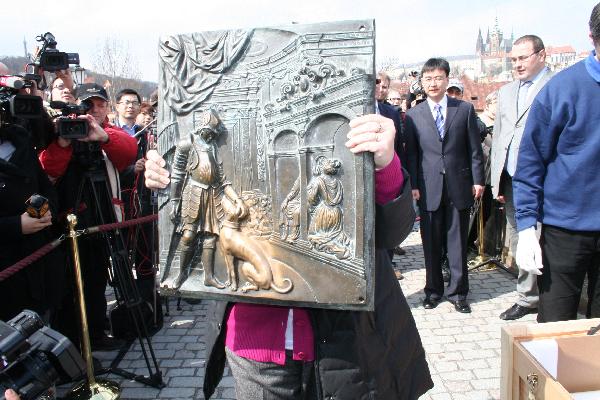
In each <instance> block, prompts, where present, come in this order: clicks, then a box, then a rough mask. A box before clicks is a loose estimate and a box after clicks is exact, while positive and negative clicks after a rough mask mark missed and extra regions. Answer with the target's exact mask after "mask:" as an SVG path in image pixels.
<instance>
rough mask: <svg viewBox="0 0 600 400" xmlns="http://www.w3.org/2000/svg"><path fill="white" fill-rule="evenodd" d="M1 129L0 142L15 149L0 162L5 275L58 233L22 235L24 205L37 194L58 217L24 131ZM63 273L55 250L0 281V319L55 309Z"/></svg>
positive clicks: (0, 245) (0, 260)
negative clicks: (26, 312) (32, 311)
mask: <svg viewBox="0 0 600 400" xmlns="http://www.w3.org/2000/svg"><path fill="white" fill-rule="evenodd" d="M1 130H2V131H1V132H0V137H2V139H3V140H8V141H10V142H11V143H12V144H13V146H15V152H14V153H13V154H12V156H11V157H10V159H9V160H8V161H5V160H3V159H0V270H4V269H6V268H8V267H10V266H11V265H13V264H14V263H16V262H18V261H20V260H21V259H23V258H25V257H26V256H28V255H30V254H31V253H32V252H34V251H35V250H37V249H38V248H40V247H42V246H43V245H45V244H47V243H49V242H51V241H52V240H54V239H56V237H57V236H58V234H56V233H54V232H52V231H51V229H50V228H46V229H44V230H42V231H40V232H37V233H34V234H30V235H23V234H22V233H21V214H23V212H25V201H26V200H27V199H28V198H29V197H30V196H31V195H33V194H40V195H42V196H44V197H46V198H47V199H48V200H49V202H50V208H51V211H52V213H53V216H56V212H57V211H56V210H57V204H56V192H55V190H54V187H53V186H52V184H51V183H50V181H49V180H48V177H47V176H46V174H45V173H44V172H43V171H42V168H41V166H40V164H39V160H38V158H37V156H36V154H35V150H34V149H33V145H32V143H31V140H30V138H29V134H28V132H27V131H26V130H24V129H23V128H21V127H19V126H17V125H13V126H9V127H3V128H1ZM65 268H66V266H65V262H64V258H63V257H62V252H61V251H60V250H59V249H55V250H53V251H52V252H50V253H49V254H47V255H46V256H44V257H43V258H41V259H39V260H38V261H36V262H34V263H33V264H31V265H29V266H27V267H25V269H24V270H21V271H20V272H18V273H16V274H15V275H12V276H11V277H10V278H8V279H6V280H4V281H2V282H0V293H2V297H3V298H4V299H9V301H2V302H0V319H3V320H6V319H10V318H12V317H13V316H15V315H16V314H18V313H19V312H20V311H21V310H22V309H23V308H29V309H32V310H34V311H37V312H38V313H43V312H44V311H46V310H47V309H49V308H52V307H55V306H57V305H58V304H59V301H60V297H61V295H62V287H63V284H64V273H65Z"/></svg>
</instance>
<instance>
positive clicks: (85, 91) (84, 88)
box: [77, 83, 109, 101]
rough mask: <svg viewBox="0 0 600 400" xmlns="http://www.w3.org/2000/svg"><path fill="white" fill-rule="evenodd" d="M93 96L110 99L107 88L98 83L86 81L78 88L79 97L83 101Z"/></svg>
mask: <svg viewBox="0 0 600 400" xmlns="http://www.w3.org/2000/svg"><path fill="white" fill-rule="evenodd" d="M92 97H99V98H101V99H102V100H106V101H109V100H108V95H107V94H106V90H105V89H104V88H103V87H102V86H100V85H98V84H97V83H84V84H82V85H79V87H78V88H77V98H78V99H79V100H81V101H84V100H87V99H89V98H92Z"/></svg>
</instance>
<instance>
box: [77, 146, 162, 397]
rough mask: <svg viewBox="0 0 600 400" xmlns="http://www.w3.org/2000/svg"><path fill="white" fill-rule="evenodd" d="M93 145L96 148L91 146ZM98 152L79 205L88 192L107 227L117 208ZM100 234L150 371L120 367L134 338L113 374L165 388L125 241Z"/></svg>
mask: <svg viewBox="0 0 600 400" xmlns="http://www.w3.org/2000/svg"><path fill="white" fill-rule="evenodd" d="M90 146H93V145H92V144H90ZM97 150H98V151H89V152H88V155H87V156H88V157H90V158H92V160H88V161H91V162H89V163H87V164H88V165H87V168H85V170H84V172H83V174H82V177H81V180H80V183H79V187H78V192H77V200H76V202H75V204H76V205H79V204H81V200H82V197H83V195H84V193H88V194H89V195H90V196H91V198H90V199H89V200H90V201H89V203H91V204H90V206H92V207H94V210H92V213H93V215H94V222H96V223H98V224H101V225H104V224H107V223H115V222H117V217H116V214H115V210H114V206H113V199H112V195H111V193H112V191H111V189H110V185H109V179H108V174H107V169H106V164H105V162H104V159H103V155H102V153H101V152H100V151H99V149H97ZM117 190H118V188H117ZM100 235H101V237H102V239H103V240H102V242H103V247H104V248H103V250H104V254H107V255H108V256H109V257H110V267H111V268H109V279H110V282H111V286H113V288H114V293H115V298H116V300H117V304H118V305H119V306H122V307H124V308H125V309H126V310H127V315H128V316H129V321H130V323H131V324H132V326H133V328H134V330H135V336H136V338H137V340H138V343H139V346H140V348H141V351H142V354H143V356H144V360H145V362H146V366H147V368H148V377H146V376H142V375H136V374H133V373H131V372H128V371H125V370H123V369H122V368H119V367H118V365H119V363H120V362H121V360H122V359H123V357H124V356H125V354H126V353H127V351H128V349H129V347H130V346H131V344H132V343H133V341H134V340H135V339H130V340H129V341H128V342H127V345H126V346H124V347H123V348H121V349H120V350H119V353H118V354H117V356H116V357H115V359H114V360H113V362H112V363H111V366H110V368H109V371H110V372H112V373H114V374H117V375H119V376H122V377H124V378H127V379H132V380H135V381H138V382H140V383H144V384H146V385H149V386H153V387H156V388H162V387H164V386H165V384H164V382H163V380H162V373H161V371H160V370H159V368H158V362H157V360H156V356H155V354H154V349H153V347H152V343H151V341H150V338H149V336H148V331H147V327H146V324H145V321H144V318H143V314H142V307H141V305H142V299H141V296H140V293H139V291H138V288H137V285H136V284H135V280H134V278H133V274H132V271H131V266H130V263H129V258H128V254H127V248H126V246H125V242H124V238H123V236H122V234H121V232H120V230H118V229H117V230H115V231H109V232H102V233H100Z"/></svg>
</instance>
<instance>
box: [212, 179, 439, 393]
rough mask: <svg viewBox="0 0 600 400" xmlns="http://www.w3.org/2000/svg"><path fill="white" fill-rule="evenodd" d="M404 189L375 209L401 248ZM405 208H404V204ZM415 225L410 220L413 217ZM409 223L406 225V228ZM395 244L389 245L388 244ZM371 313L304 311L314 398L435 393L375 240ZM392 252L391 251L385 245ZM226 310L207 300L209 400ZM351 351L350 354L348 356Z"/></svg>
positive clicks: (219, 367) (219, 372)
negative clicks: (309, 326) (311, 346)
mask: <svg viewBox="0 0 600 400" xmlns="http://www.w3.org/2000/svg"><path fill="white" fill-rule="evenodd" d="M405 182H407V184H405V187H404V189H403V191H402V194H401V196H400V197H399V198H397V199H396V200H394V201H393V202H392V203H391V204H386V206H385V207H380V206H377V209H376V212H377V221H378V223H377V226H376V236H377V237H379V238H385V243H387V244H388V246H389V243H394V245H397V244H399V243H400V242H402V240H404V238H405V237H400V236H406V234H405V233H399V232H402V231H403V230H401V229H397V225H395V224H393V223H391V224H390V223H387V224H384V223H381V222H382V221H385V222H388V221H395V220H396V219H395V218H394V217H395V215H396V214H397V213H402V211H403V210H402V209H403V208H405V207H406V206H407V205H410V206H411V207H412V200H411V199H412V196H411V187H410V184H408V179H406V180H405ZM407 198H408V199H409V201H405V200H406V199H407ZM413 221H414V218H413ZM411 223H412V221H411ZM394 236H396V237H395V240H393V238H394ZM376 243H377V251H376V268H375V288H376V290H375V311H374V312H357V311H336V310H323V309H310V314H311V318H312V322H313V330H314V334H315V347H316V348H315V378H316V386H317V398H318V399H331V400H334V399H337V400H354V399H357V400H363V399H365V400H366V399H383V400H388V399H395V400H396V399H399V400H404V399H417V398H418V397H419V396H420V395H422V394H423V393H425V392H426V391H427V390H429V389H430V388H432V387H433V382H432V380H431V376H430V373H429V368H428V366H427V362H426V360H425V351H424V349H423V346H422V344H421V338H420V336H419V332H418V331H417V327H416V325H415V321H414V319H413V316H412V314H411V311H410V308H409V306H408V303H407V302H406V298H405V297H404V294H403V293H402V289H401V288H400V285H399V284H398V281H397V279H396V277H395V275H394V272H393V269H392V265H391V262H390V259H389V256H388V253H387V250H386V249H385V248H384V247H383V244H384V241H382V240H379V239H378V240H377V241H376ZM389 247H390V248H391V247H393V246H389ZM227 307H228V303H226V302H223V301H211V305H210V306H209V310H208V314H207V317H208V328H207V337H206V346H207V354H208V360H207V364H206V371H205V375H204V395H205V397H206V398H207V399H209V398H210V396H211V395H212V394H213V393H214V391H215V388H216V387H217V385H218V384H219V381H220V380H221V377H222V376H223V368H224V366H225V344H224V341H225V334H224V333H225V329H222V328H223V325H224V324H225V320H224V318H225V315H226V311H227ZM349 348H350V349H352V351H348V349H349Z"/></svg>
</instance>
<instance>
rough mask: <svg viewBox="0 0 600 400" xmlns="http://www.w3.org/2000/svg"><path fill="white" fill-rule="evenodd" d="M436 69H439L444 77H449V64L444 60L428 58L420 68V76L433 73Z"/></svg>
mask: <svg viewBox="0 0 600 400" xmlns="http://www.w3.org/2000/svg"><path fill="white" fill-rule="evenodd" d="M436 69H441V70H443V71H444V72H445V73H446V76H449V75H450V64H448V61H446V59H444V58H430V59H429V60H427V61H425V65H423V68H421V76H423V74H424V73H425V72H431V71H435V70H436Z"/></svg>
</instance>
